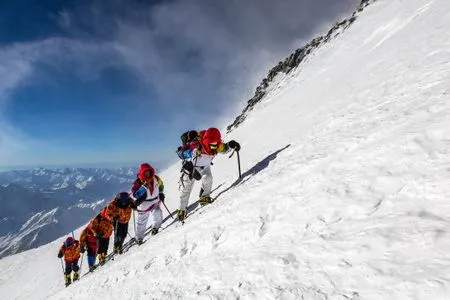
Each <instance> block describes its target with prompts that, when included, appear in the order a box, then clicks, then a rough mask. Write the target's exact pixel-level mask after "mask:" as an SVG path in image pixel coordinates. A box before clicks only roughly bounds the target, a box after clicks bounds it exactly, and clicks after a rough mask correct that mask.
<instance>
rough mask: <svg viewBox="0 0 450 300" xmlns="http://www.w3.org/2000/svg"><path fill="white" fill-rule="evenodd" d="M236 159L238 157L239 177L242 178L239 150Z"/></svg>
mask: <svg viewBox="0 0 450 300" xmlns="http://www.w3.org/2000/svg"><path fill="white" fill-rule="evenodd" d="M237 159H238V169H239V179H241V178H242V174H241V157H240V156H239V151H237Z"/></svg>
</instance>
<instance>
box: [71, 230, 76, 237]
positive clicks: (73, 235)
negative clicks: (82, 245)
mask: <svg viewBox="0 0 450 300" xmlns="http://www.w3.org/2000/svg"><path fill="white" fill-rule="evenodd" d="M72 237H73V239H75V234H73V230H72Z"/></svg>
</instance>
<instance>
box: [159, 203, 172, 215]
mask: <svg viewBox="0 0 450 300" xmlns="http://www.w3.org/2000/svg"><path fill="white" fill-rule="evenodd" d="M161 202H162V204H163V205H164V207H165V208H166V210H167V212H168V213H169V215H170V217H171V218H172V219H173V216H172V213H171V212H170V211H169V209H168V208H167V206H166V204H165V203H164V201H161Z"/></svg>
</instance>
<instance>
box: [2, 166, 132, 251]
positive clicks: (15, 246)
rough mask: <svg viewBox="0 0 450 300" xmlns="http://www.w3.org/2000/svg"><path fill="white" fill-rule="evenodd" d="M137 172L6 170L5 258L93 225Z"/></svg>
mask: <svg viewBox="0 0 450 300" xmlns="http://www.w3.org/2000/svg"><path fill="white" fill-rule="evenodd" d="M135 172H136V170H135V169H133V168H118V169H100V168H65V169H57V170H50V169H44V168H37V169H32V170H20V171H6V172H0V207H1V209H0V257H4V256H7V255H10V254H14V253H18V252H21V251H24V250H27V249H30V248H34V247H37V246H40V245H43V244H46V243H48V242H50V241H52V240H54V239H56V238H58V237H59V236H62V235H64V234H67V233H69V232H70V231H71V230H73V229H74V228H77V227H79V226H80V225H82V224H84V223H86V222H88V221H89V219H90V218H91V217H93V216H95V215H96V214H97V213H98V211H99V210H100V209H101V207H102V206H103V205H105V204H106V203H105V202H107V201H109V200H110V199H112V198H113V197H114V195H115V194H116V193H118V192H119V191H128V190H129V189H130V186H131V183H132V182H133V180H134V178H135V176H136V173H135Z"/></svg>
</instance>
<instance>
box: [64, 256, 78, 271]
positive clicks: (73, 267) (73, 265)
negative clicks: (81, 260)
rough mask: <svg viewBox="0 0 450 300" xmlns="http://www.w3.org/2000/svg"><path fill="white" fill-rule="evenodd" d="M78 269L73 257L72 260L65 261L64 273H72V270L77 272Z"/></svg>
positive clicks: (76, 261)
mask: <svg viewBox="0 0 450 300" xmlns="http://www.w3.org/2000/svg"><path fill="white" fill-rule="evenodd" d="M79 269H80V267H79V266H78V259H75V260H73V261H66V271H65V272H64V274H66V275H69V274H70V273H72V270H73V271H74V272H78V270H79Z"/></svg>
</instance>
